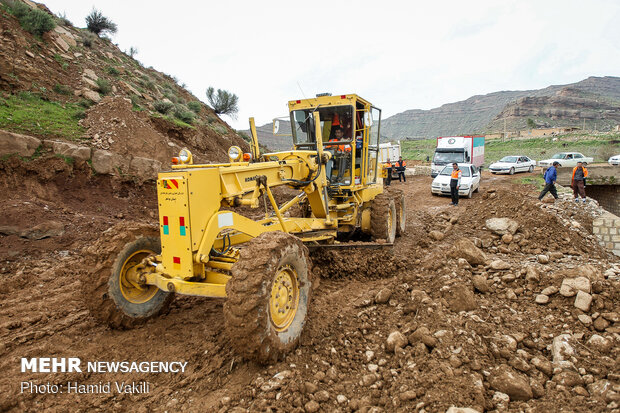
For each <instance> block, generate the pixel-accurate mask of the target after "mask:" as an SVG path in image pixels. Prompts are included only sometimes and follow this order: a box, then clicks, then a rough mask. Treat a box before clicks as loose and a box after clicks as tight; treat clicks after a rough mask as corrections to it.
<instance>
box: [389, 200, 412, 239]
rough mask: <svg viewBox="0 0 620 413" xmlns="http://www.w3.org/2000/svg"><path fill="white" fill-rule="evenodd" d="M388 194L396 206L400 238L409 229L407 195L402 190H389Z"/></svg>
mask: <svg viewBox="0 0 620 413" xmlns="http://www.w3.org/2000/svg"><path fill="white" fill-rule="evenodd" d="M387 193H388V194H389V195H390V196H391V197H392V199H393V200H394V205H395V206H396V236H397V237H400V236H401V235H403V234H404V233H405V230H406V229H407V204H406V203H405V193H404V192H403V191H402V189H393V188H389V189H388V190H387Z"/></svg>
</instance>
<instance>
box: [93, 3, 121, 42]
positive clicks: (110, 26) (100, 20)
mask: <svg viewBox="0 0 620 413" xmlns="http://www.w3.org/2000/svg"><path fill="white" fill-rule="evenodd" d="M86 28H87V29H88V30H90V31H91V32H93V33H95V34H96V35H97V36H99V35H100V34H103V33H116V30H117V26H116V23H114V22H112V21H111V20H110V19H108V18H107V17H105V16H104V15H103V14H101V12H100V11H99V10H97V9H93V10H92V11H91V12H90V14H89V15H88V16H86Z"/></svg>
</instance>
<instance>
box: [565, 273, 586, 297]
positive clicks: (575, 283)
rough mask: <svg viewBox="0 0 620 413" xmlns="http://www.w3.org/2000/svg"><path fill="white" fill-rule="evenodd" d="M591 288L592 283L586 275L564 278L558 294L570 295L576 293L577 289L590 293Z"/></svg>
mask: <svg viewBox="0 0 620 413" xmlns="http://www.w3.org/2000/svg"><path fill="white" fill-rule="evenodd" d="M591 290H592V284H591V283H590V280H588V279H587V278H586V277H577V278H564V280H562V285H561V286H560V294H561V295H563V296H564V297H572V296H574V295H575V294H577V291H583V292H585V293H590V291H591Z"/></svg>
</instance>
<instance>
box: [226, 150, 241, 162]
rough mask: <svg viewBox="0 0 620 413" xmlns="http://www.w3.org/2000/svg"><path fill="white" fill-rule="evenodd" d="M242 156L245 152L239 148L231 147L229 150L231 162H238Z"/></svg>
mask: <svg viewBox="0 0 620 413" xmlns="http://www.w3.org/2000/svg"><path fill="white" fill-rule="evenodd" d="M242 155H243V151H241V148H240V147H238V146H231V147H230V148H229V149H228V159H230V162H238V161H239V159H241V156H242Z"/></svg>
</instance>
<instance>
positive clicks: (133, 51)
mask: <svg viewBox="0 0 620 413" xmlns="http://www.w3.org/2000/svg"><path fill="white" fill-rule="evenodd" d="M128 54H129V56H131V57H132V58H133V57H134V56H135V55H137V54H138V48H137V47H133V46H131V47H130V48H129V53H128Z"/></svg>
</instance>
